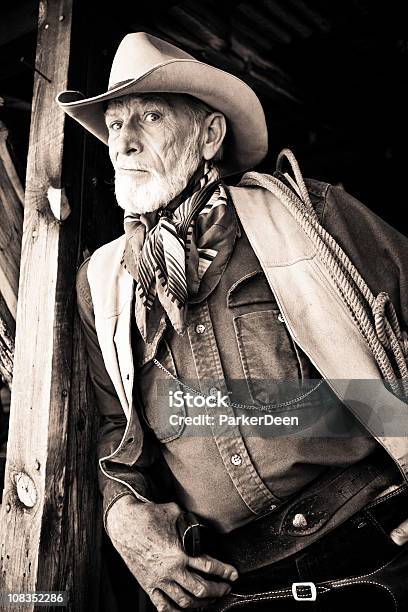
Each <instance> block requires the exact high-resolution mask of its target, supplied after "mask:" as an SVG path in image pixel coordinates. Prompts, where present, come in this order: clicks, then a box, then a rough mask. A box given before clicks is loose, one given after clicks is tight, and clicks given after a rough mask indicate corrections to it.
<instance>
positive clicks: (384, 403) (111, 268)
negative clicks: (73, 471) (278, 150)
mask: <svg viewBox="0 0 408 612" xmlns="http://www.w3.org/2000/svg"><path fill="white" fill-rule="evenodd" d="M58 102H59V104H60V105H61V107H62V108H63V109H64V110H65V111H66V112H67V113H68V114H70V115H71V116H72V117H73V118H75V119H76V120H77V121H78V122H79V123H81V124H82V125H83V126H84V127H85V128H86V129H88V130H89V131H91V132H92V133H93V134H95V135H96V136H97V137H98V138H100V139H101V140H102V141H103V142H105V143H107V144H108V147H109V155H110V158H111V161H112V164H113V167H114V169H115V193H116V198H117V202H118V204H119V206H120V207H121V208H123V210H124V229H125V233H124V235H123V236H122V237H121V238H120V239H118V240H116V241H113V242H112V243H110V244H108V245H105V246H104V247H102V248H101V249H98V250H97V251H96V252H95V253H94V254H93V256H92V257H91V258H90V259H89V260H87V261H86V262H84V264H83V265H82V266H81V268H80V270H79V273H78V284H77V287H78V305H79V311H80V314H81V319H82V323H83V327H84V331H85V335H86V339H87V343H88V354H89V368H90V374H91V377H92V380H93V383H94V385H95V391H96V397H97V401H98V406H99V409H100V411H101V413H102V416H103V423H102V426H101V431H100V436H99V461H100V484H101V490H102V494H103V501H104V524H105V528H106V530H107V533H108V534H109V536H110V538H111V540H112V542H113V544H114V546H115V547H116V549H117V550H118V551H119V553H120V554H121V555H122V557H123V559H124V560H125V562H126V564H127V566H128V567H129V569H130V571H131V572H132V573H133V575H134V576H135V577H136V578H137V580H138V582H139V583H140V585H141V586H142V588H143V589H144V590H145V591H146V592H147V593H148V595H149V596H150V598H151V600H152V602H153V603H154V605H155V606H156V607H157V609H158V610H177V609H180V608H182V609H185V608H203V607H208V606H210V607H211V609H214V610H229V609H233V608H235V607H237V606H239V607H240V608H244V609H247V610H255V611H256V610H259V611H261V610H271V609H273V610H292V609H296V610H297V609H298V608H299V609H300V608H301V607H302V606H303V605H304V600H309V601H311V602H312V603H310V604H309V605H310V607H311V609H316V610H317V609H319V610H329V609H330V610H340V609H343V608H344V606H345V605H347V604H349V605H350V603H352V602H353V603H354V602H355V601H356V600H357V598H359V597H364V598H365V601H366V602H367V603H368V602H369V601H375V602H376V603H377V604H378V605H379V606H380V608H381V609H382V610H394V609H397V606H398V605H399V606H404V603H405V605H406V604H407V602H408V593H407V592H406V588H405V582H406V571H407V568H408V556H407V555H408V553H407V550H406V548H405V547H401V545H402V544H404V543H405V542H406V541H407V527H406V522H404V521H405V519H406V516H407V506H406V504H407V500H408V490H407V485H406V479H407V456H408V445H407V441H406V438H405V434H406V427H405V426H406V423H405V419H406V417H405V416H404V415H405V410H404V409H405V408H406V404H405V402H406V397H407V392H406V387H405V386H404V381H402V382H401V379H403V378H404V376H405V372H406V361H405V357H406V349H407V346H406V341H405V336H404V332H403V331H401V329H400V326H399V322H401V325H402V327H404V326H405V324H406V323H405V322H406V321H408V301H407V290H408V283H407V282H406V278H404V277H403V275H404V263H406V262H407V259H408V246H407V241H406V239H405V238H403V237H402V236H401V235H400V234H398V233H397V232H396V231H395V230H393V229H392V228H390V227H389V226H387V225H386V224H385V223H384V222H382V221H381V220H380V219H378V218H377V217H375V216H374V215H373V214H372V213H371V212H370V211H369V210H368V209H366V208H365V207H364V206H363V205H362V204H360V203H359V202H357V201H356V200H354V199H353V198H352V197H351V196H349V195H347V194H346V193H345V192H344V191H343V190H341V189H339V188H334V187H332V186H330V185H327V184H323V183H319V182H317V181H308V182H307V186H306V185H305V183H304V181H303V179H302V177H301V175H300V172H299V169H298V167H297V164H296V161H295V160H294V159H293V158H292V155H291V154H290V152H286V155H287V157H288V158H289V160H290V161H291V162H292V166H293V168H294V173H295V179H293V178H292V177H291V176H290V175H289V174H286V173H282V172H280V171H279V172H277V173H276V174H275V176H273V177H270V176H267V175H260V174H256V173H250V174H246V175H245V176H244V178H243V180H242V181H241V183H240V185H239V186H238V187H234V188H231V187H227V186H226V185H225V183H224V182H223V181H222V180H221V178H220V177H221V176H223V177H225V176H227V175H229V174H234V173H241V172H243V171H245V170H247V169H250V168H252V167H254V166H255V165H256V164H257V163H259V162H260V161H261V160H262V159H263V157H264V156H265V154H266V150H267V131H266V125H265V120H264V115H263V111H262V108H261V106H260V103H259V101H258V99H257V97H256V96H255V94H254V92H253V91H252V90H251V89H250V88H248V87H247V86H246V85H245V84H244V83H243V82H242V81H240V80H239V79H237V78H236V77H234V76H232V75H229V74H227V73H225V72H222V71H220V70H218V69H216V68H213V67H211V66H208V65H206V64H203V63H201V62H198V61H196V60H195V59H194V58H193V57H191V56H190V55H188V54H187V53H184V52H183V51H181V50H180V49H177V48H176V47H174V46H173V45H170V44H169V43H166V42H164V41H162V40H159V39H157V38H155V37H153V36H150V35H147V34H144V33H136V34H129V35H128V36H126V37H125V39H124V40H123V41H122V43H121V45H120V47H119V49H118V51H117V53H116V56H115V59H114V62H113V67H112V72H111V78H110V85H109V89H108V91H107V92H106V93H104V94H101V95H99V96H95V97H94V98H88V99H84V98H83V97H82V96H81V94H79V93H78V92H63V93H62V94H60V96H59V97H58ZM405 269H406V266H405ZM360 274H361V276H360ZM385 291H386V292H387V293H385ZM392 304H393V305H394V306H392ZM394 307H395V310H394ZM366 379H369V380H366ZM326 381H327V384H326ZM344 381H346V384H344ZM360 381H363V384H359V382H360ZM365 383H366V384H365ZM395 415H397V416H398V419H399V421H398V422H397V423H396V422H395V419H394V417H395ZM396 418H397V417H396ZM384 423H391V425H384ZM393 426H394V428H395V426H396V430H395V429H393ZM195 521H196V522H197V524H196V525H195V524H194V522H195ZM398 526H399V528H398ZM390 534H392V535H391V536H390ZM190 536H192V537H190ZM210 536H212V537H210ZM214 536H215V537H214ZM210 544H211V546H210ZM370 598H371V599H370ZM313 602H315V603H313ZM399 609H402V607H401V608H399Z"/></svg>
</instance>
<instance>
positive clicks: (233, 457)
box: [231, 454, 242, 465]
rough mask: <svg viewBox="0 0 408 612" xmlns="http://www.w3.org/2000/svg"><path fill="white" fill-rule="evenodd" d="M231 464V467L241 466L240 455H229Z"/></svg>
mask: <svg viewBox="0 0 408 612" xmlns="http://www.w3.org/2000/svg"><path fill="white" fill-rule="evenodd" d="M231 463H232V465H241V463H242V457H241V455H238V454H237V455H231Z"/></svg>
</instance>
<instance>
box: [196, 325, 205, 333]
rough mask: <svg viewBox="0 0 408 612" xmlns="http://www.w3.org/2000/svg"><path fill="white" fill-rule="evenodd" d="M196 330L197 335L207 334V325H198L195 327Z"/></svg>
mask: <svg viewBox="0 0 408 612" xmlns="http://www.w3.org/2000/svg"><path fill="white" fill-rule="evenodd" d="M195 330H196V332H197V334H203V333H204V332H205V325H203V324H202V323H198V325H196V326H195Z"/></svg>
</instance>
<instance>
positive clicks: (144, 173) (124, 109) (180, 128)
mask: <svg viewBox="0 0 408 612" xmlns="http://www.w3.org/2000/svg"><path fill="white" fill-rule="evenodd" d="M186 104H188V103H187V102H186V99H185V97H184V96H180V95H177V94H163V95H156V94H152V95H150V94H143V95H128V96H124V97H122V98H116V99H114V100H112V101H111V102H110V103H109V106H108V108H107V110H106V113H105V120H106V125H107V127H108V130H109V140H108V145H109V156H110V158H111V161H112V164H113V167H114V169H115V193H116V198H117V201H118V204H119V206H121V207H122V208H123V209H126V210H127V211H130V212H136V213H146V212H152V211H154V210H157V209H158V208H161V207H164V206H166V205H167V204H168V203H169V202H170V201H171V200H172V199H173V198H174V197H175V196H176V195H178V194H179V193H180V192H181V191H182V190H183V189H184V187H185V186H186V185H187V183H188V180H189V179H190V177H191V176H192V175H193V173H194V172H195V170H196V169H197V167H198V165H199V163H200V161H201V159H202V154H201V147H200V144H201V134H200V129H199V127H198V126H197V122H194V121H193V119H192V116H191V113H189V112H188V108H186Z"/></svg>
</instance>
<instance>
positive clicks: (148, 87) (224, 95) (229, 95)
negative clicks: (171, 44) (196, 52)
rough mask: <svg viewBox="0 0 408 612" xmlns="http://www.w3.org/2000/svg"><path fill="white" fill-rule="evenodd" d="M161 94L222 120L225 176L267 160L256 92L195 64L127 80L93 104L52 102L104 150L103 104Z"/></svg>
mask: <svg viewBox="0 0 408 612" xmlns="http://www.w3.org/2000/svg"><path fill="white" fill-rule="evenodd" d="M164 92H166V93H180V94H189V95H191V96H194V97H196V98H198V99H199V100H202V101H203V102H205V103H206V104H208V105H209V106H210V107H211V108H213V109H214V110H217V111H219V112H221V113H223V114H224V115H225V117H226V119H227V124H228V129H227V136H226V139H225V141H224V154H223V159H222V161H221V162H220V163H219V167H220V171H221V174H222V175H223V176H226V175H230V174H236V173H240V172H244V171H245V170H248V169H251V168H253V167H254V166H256V165H257V164H259V162H261V161H262V159H263V158H264V157H265V155H266V153H267V150H268V131H267V127H266V122H265V115H264V112H263V109H262V106H261V103H260V101H259V99H258V97H257V96H256V94H255V92H254V91H253V90H252V89H251V88H250V87H249V86H248V85H247V84H246V83H244V82H243V81H241V79H239V78H237V77H235V76H234V75H232V74H229V73H228V72H225V71H224V70H220V69H219V68H215V67H214V66H210V65H209V64H205V63H203V62H199V61H198V60H195V59H174V60H170V61H165V62H162V63H160V64H158V65H156V66H154V67H152V68H151V69H150V70H149V71H147V72H146V73H145V74H143V75H141V76H139V77H138V78H134V79H128V80H126V82H122V83H119V84H118V85H117V86H113V87H111V88H110V89H109V90H108V91H106V92H104V93H102V94H100V95H97V96H93V97H91V98H86V97H85V96H84V94H82V93H81V92H78V91H71V90H68V91H63V92H61V93H60V94H58V96H57V98H56V101H57V103H58V104H59V106H60V107H61V108H62V109H63V110H64V111H65V112H66V113H67V114H68V115H69V116H70V117H72V118H73V119H75V120H76V121H78V123H80V124H81V125H82V126H83V127H84V128H86V129H87V130H88V131H89V132H91V133H92V134H94V135H95V136H96V137H97V138H99V140H101V141H102V142H104V143H105V144H107V143H108V130H107V127H106V124H105V117H104V104H103V103H104V102H106V100H110V99H113V98H118V97H120V96H125V95H128V94H132V93H136V94H137V93H140V94H142V93H164Z"/></svg>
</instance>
